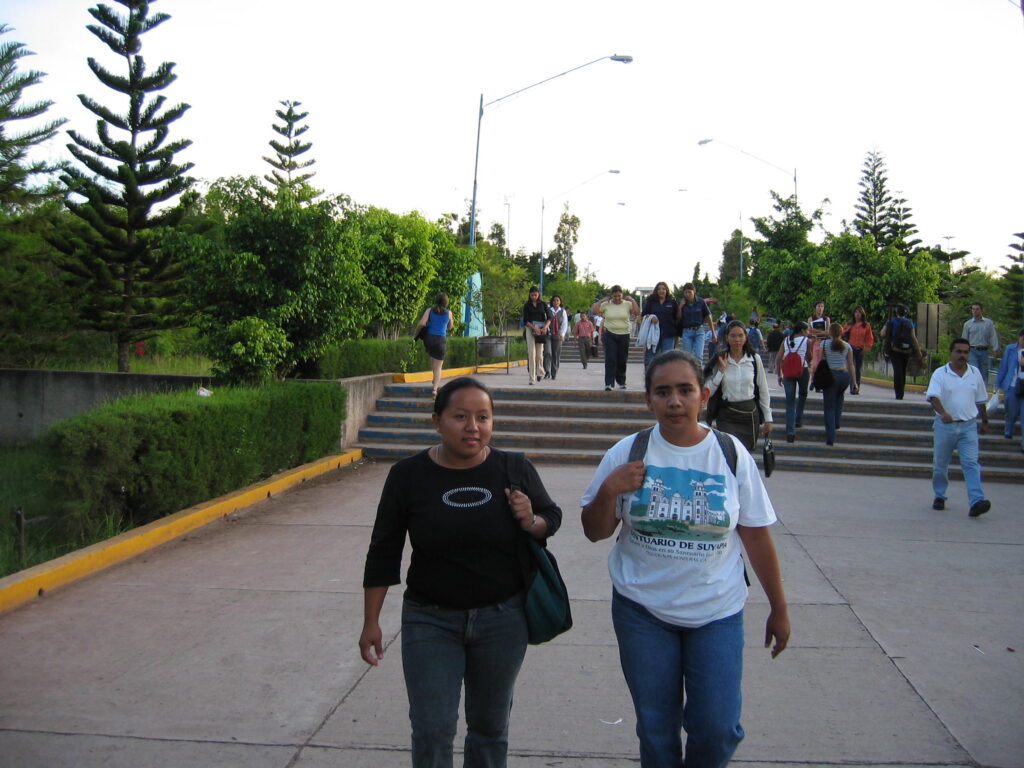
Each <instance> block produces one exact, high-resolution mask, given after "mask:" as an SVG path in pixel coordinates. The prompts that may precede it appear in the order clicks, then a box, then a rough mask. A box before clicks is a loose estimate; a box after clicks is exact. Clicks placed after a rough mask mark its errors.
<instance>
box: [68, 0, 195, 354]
mask: <svg viewBox="0 0 1024 768" xmlns="http://www.w3.org/2000/svg"><path fill="white" fill-rule="evenodd" d="M116 2H117V3H118V4H120V5H122V6H124V7H125V8H126V9H127V15H123V16H122V15H119V14H118V13H116V12H115V11H114V10H112V9H111V8H110V7H109V6H106V5H102V4H100V5H97V6H96V7H95V8H91V9H90V10H89V13H90V14H92V16H93V18H94V19H96V21H97V22H98V24H90V25H89V26H88V29H89V31H90V32H92V33H93V34H94V35H95V36H96V37H97V38H99V39H100V40H101V41H102V42H103V43H104V44H105V45H107V47H108V48H110V50H111V51H113V52H114V53H115V54H117V55H118V56H120V57H121V58H122V59H123V63H124V66H125V69H126V74H125V75H117V74H115V73H113V72H111V71H110V70H108V69H106V68H105V67H103V66H102V65H101V64H100V63H99V62H98V61H97V60H96V59H93V58H89V60H88V62H89V68H90V69H91V70H92V71H93V73H94V74H95V75H96V77H97V78H98V79H99V81H100V82H101V83H103V84H104V85H106V86H107V87H108V88H110V89H112V90H114V91H116V92H117V93H120V94H123V95H124V96H125V97H127V99H128V105H127V109H126V111H125V112H124V114H117V113H116V112H114V111H113V110H111V109H109V108H107V107H105V106H103V105H102V104H100V103H99V102H97V101H95V100H94V99H92V98H90V97H88V96H85V95H84V94H82V95H79V97H78V98H79V100H80V101H81V102H82V104H83V105H84V106H85V107H86V109H88V110H89V111H90V112H92V113H93V114H94V115H96V116H97V118H99V119H98V120H97V122H96V134H97V139H98V140H91V139H88V138H86V137H85V136H83V135H82V134H80V133H78V132H77V131H69V132H68V135H69V136H70V137H71V139H72V141H73V143H72V144H69V145H68V149H69V150H70V151H71V154H72V155H74V157H75V158H76V159H77V160H78V162H79V163H81V165H82V166H83V167H84V168H78V167H76V166H68V167H67V168H66V169H65V171H64V173H63V174H62V176H61V179H62V181H63V182H64V184H65V185H66V187H67V189H68V192H69V195H68V198H67V200H66V204H67V207H68V210H70V211H71V212H72V213H73V214H74V215H75V216H77V217H79V218H80V219H81V220H82V221H83V222H84V223H85V224H86V227H85V228H84V230H82V231H81V232H80V233H69V234H66V235H62V236H59V237H56V238H55V239H54V240H53V243H54V245H55V246H56V247H57V248H58V249H59V250H60V251H62V252H63V253H64V254H65V255H66V257H67V258H66V259H65V260H64V262H63V264H62V267H63V268H64V269H65V270H66V271H67V273H68V276H69V283H70V286H71V287H72V289H73V290H76V291H78V292H81V293H83V294H84V295H86V296H88V300H87V301H86V302H85V304H84V305H83V314H82V318H81V319H82V321H83V322H84V323H85V324H86V325H87V326H89V327H91V328H94V329H97V330H101V331H107V332H109V333H111V334H113V336H114V338H115V339H116V342H117V368H118V370H119V371H122V372H124V371H127V370H128V369H129V360H130V357H129V351H130V348H131V345H132V344H133V343H134V342H136V341H140V340H142V339H146V338H148V337H150V336H151V335H153V333H154V332H155V331H157V330H158V329H160V328H164V327H167V326H169V325H172V324H173V323H174V322H175V316H174V310H175V304H174V302H173V301H172V299H173V298H175V297H176V296H177V295H178V294H179V286H178V278H179V277H180V274H181V272H180V268H179V265H178V264H176V263H175V262H174V261H173V259H172V258H171V256H170V253H169V251H167V250H165V249H162V248H161V247H160V243H159V241H160V230H161V228H167V227H173V226H174V225H175V224H176V223H177V222H178V221H179V220H180V219H181V217H182V215H183V213H184V211H183V209H182V208H180V207H175V206H170V205H167V203H169V202H170V201H172V200H173V199H174V198H175V197H177V196H178V195H179V194H180V193H181V192H183V191H184V190H186V189H187V188H188V187H189V186H190V185H191V183H192V179H191V178H189V177H188V176H187V175H186V174H187V172H188V170H189V169H190V168H191V167H192V164H191V163H185V164H182V165H179V164H176V163H175V162H174V155H175V154H176V153H177V152H180V151H181V150H183V149H185V148H186V147H187V146H189V144H191V142H190V141H188V140H186V139H180V140H177V141H171V142H167V138H168V136H169V135H170V125H171V123H173V122H174V121H175V120H177V119H178V118H179V117H181V116H182V114H184V112H185V110H187V109H188V108H189V107H188V105H187V104H178V105H176V106H173V107H169V108H167V109H164V103H165V101H166V98H165V97H164V96H162V95H156V96H153V97H152V98H150V95H151V94H153V93H155V92H157V91H162V90H164V89H165V88H167V87H168V86H169V85H170V84H171V83H173V82H174V80H175V79H176V78H177V76H176V75H175V74H174V73H173V68H174V64H172V63H169V62H164V63H163V64H160V65H159V66H158V67H157V68H156V69H155V70H154V71H153V72H152V74H148V73H147V71H146V63H145V61H144V60H143V58H142V56H141V55H140V53H139V51H141V50H142V35H143V34H145V33H146V32H149V31H150V30H151V29H153V28H154V27H156V26H158V25H159V24H162V23H163V22H164V21H166V20H167V19H168V18H170V17H169V16H168V15H167V14H164V13H157V14H153V15H150V13H149V2H147V1H146V0H116ZM158 206H163V207H161V208H159V209H157V207H158Z"/></svg>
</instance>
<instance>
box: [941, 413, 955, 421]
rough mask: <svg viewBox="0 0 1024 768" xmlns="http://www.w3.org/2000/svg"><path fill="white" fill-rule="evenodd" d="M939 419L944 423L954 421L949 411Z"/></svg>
mask: <svg viewBox="0 0 1024 768" xmlns="http://www.w3.org/2000/svg"><path fill="white" fill-rule="evenodd" d="M939 420H940V421H941V422H942V423H943V424H952V423H953V417H952V416H950V415H949V414H948V413H944V414H942V415H941V416H939Z"/></svg>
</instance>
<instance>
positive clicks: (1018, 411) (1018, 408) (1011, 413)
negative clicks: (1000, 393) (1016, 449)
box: [1003, 387, 1024, 451]
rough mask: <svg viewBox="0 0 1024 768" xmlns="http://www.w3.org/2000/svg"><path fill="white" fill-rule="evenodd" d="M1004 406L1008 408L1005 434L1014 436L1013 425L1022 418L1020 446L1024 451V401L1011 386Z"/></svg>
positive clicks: (1004, 400)
mask: <svg viewBox="0 0 1024 768" xmlns="http://www.w3.org/2000/svg"><path fill="white" fill-rule="evenodd" d="M1003 407H1004V408H1005V409H1006V421H1005V422H1004V423H1003V434H1004V435H1006V436H1007V437H1009V438H1013V425H1014V422H1016V421H1017V419H1020V426H1021V430H1020V448H1021V450H1022V451H1024V403H1022V402H1021V398H1019V397H1017V394H1016V390H1015V389H1014V388H1013V387H1010V390H1009V391H1008V392H1007V393H1006V397H1005V398H1004V399H1003Z"/></svg>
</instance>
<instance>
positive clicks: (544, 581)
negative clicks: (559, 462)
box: [505, 451, 572, 645]
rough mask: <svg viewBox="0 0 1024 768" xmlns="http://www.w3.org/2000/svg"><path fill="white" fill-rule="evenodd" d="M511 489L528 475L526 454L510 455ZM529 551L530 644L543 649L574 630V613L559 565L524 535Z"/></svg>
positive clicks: (517, 487) (527, 603) (520, 485)
mask: <svg viewBox="0 0 1024 768" xmlns="http://www.w3.org/2000/svg"><path fill="white" fill-rule="evenodd" d="M506 455H507V457H508V463H507V465H506V468H505V469H506V472H507V473H508V485H509V488H510V489H511V490H514V491H516V490H522V488H523V478H524V477H525V475H526V454H524V453H519V452H517V451H509V452H508V453H507V454H506ZM523 537H524V538H525V539H526V548H527V552H528V553H529V558H530V561H531V563H532V565H533V571H534V576H533V579H532V580H531V581H529V586H527V588H526V601H525V604H524V611H525V613H526V630H527V642H529V644H530V645H540V644H541V643H546V642H547V641H548V640H552V639H554V638H555V637H557V636H558V635H560V634H562V633H563V632H568V631H569V630H570V629H572V609H571V607H570V605H569V590H568V589H567V588H566V586H565V581H563V580H562V574H561V573H560V572H559V570H558V561H557V560H555V556H554V555H553V554H552V553H551V552H550V551H548V549H547V547H543V546H541V544H540V542H538V541H537V540H536V539H535V538H533V536H531V535H530V534H529V533H526V532H525V531H524V532H523Z"/></svg>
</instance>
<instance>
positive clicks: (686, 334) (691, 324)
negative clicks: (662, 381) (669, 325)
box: [676, 283, 715, 361]
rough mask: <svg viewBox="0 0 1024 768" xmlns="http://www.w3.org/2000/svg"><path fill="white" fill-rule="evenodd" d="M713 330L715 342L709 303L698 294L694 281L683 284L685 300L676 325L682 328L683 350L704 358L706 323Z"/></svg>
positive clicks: (712, 336) (678, 313)
mask: <svg viewBox="0 0 1024 768" xmlns="http://www.w3.org/2000/svg"><path fill="white" fill-rule="evenodd" d="M705 323H707V326H708V330H709V331H710V332H711V343H712V344H714V343H715V326H714V321H713V320H712V319H711V310H710V309H708V303H707V302H706V301H704V299H702V298H701V297H700V296H698V295H697V289H696V288H694V287H693V283H687V284H686V285H684V286H683V301H682V303H681V304H680V305H679V309H678V310H677V315H676V327H677V328H679V329H680V330H681V334H682V339H683V346H682V348H683V350H684V351H686V352H692V353H693V356H694V357H696V358H697V359H698V360H700V361H703V360H704V324H705Z"/></svg>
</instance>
